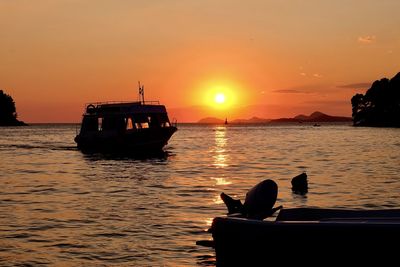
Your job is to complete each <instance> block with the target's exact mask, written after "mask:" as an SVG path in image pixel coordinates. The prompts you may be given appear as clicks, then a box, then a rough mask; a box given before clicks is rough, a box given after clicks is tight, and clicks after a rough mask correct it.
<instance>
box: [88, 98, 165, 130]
mask: <svg viewBox="0 0 400 267" xmlns="http://www.w3.org/2000/svg"><path fill="white" fill-rule="evenodd" d="M170 126H171V123H170V121H169V118H168V115H167V111H166V108H165V106H163V105H157V104H150V105H149V104H142V102H128V103H94V104H89V105H87V107H86V112H85V114H84V115H83V120H82V126H81V133H82V132H97V131H117V132H121V131H137V130H140V129H146V128H165V127H170Z"/></svg>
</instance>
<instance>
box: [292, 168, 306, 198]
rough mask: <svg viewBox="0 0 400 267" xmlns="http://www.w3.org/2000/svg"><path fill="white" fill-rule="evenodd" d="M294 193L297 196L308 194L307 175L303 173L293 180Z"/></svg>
mask: <svg viewBox="0 0 400 267" xmlns="http://www.w3.org/2000/svg"><path fill="white" fill-rule="evenodd" d="M292 191H293V193H295V194H299V195H305V194H307V192H308V180H307V174H306V173H305V172H303V173H302V174H299V175H297V176H295V177H293V179H292Z"/></svg>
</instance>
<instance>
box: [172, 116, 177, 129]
mask: <svg viewBox="0 0 400 267" xmlns="http://www.w3.org/2000/svg"><path fill="white" fill-rule="evenodd" d="M171 125H172V126H174V127H176V128H178V120H177V119H176V118H172V120H171Z"/></svg>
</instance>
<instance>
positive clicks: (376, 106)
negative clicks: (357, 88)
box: [351, 72, 400, 127]
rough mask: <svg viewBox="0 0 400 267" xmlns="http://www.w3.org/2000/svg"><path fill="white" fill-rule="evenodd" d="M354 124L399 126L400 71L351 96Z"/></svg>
mask: <svg viewBox="0 0 400 267" xmlns="http://www.w3.org/2000/svg"><path fill="white" fill-rule="evenodd" d="M351 105H352V111H353V113H352V117H353V125H354V126H373V127H400V72H399V73H397V75H396V76H394V77H393V78H392V79H391V80H389V79H387V78H383V79H381V80H377V81H375V82H374V83H373V84H372V86H371V88H369V89H368V90H367V92H366V93H365V95H363V94H356V95H354V96H353V97H352V98H351Z"/></svg>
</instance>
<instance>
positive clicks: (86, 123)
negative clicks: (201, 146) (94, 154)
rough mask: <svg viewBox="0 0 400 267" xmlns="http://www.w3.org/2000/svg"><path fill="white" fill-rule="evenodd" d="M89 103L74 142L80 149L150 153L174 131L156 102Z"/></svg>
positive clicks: (142, 96)
mask: <svg viewBox="0 0 400 267" xmlns="http://www.w3.org/2000/svg"><path fill="white" fill-rule="evenodd" d="M139 94H140V95H141V98H142V100H141V101H138V102H104V103H91V104H88V105H87V106H86V110H85V112H84V114H83V119H82V125H81V129H80V133H79V134H78V135H77V136H76V137H75V142H76V143H77V145H78V148H79V149H82V150H89V151H92V150H96V151H97V150H101V151H104V150H105V151H110V152H113V151H124V152H130V153H140V154H142V153H152V152H158V151H161V150H162V148H163V147H164V146H165V145H166V144H167V143H168V140H169V139H170V138H171V136H172V135H173V134H174V132H176V131H177V127H176V123H175V125H172V124H171V122H170V120H169V118H168V114H167V111H166V108H165V106H164V105H160V104H159V102H158V101H147V102H146V101H144V89H143V87H140V85H139Z"/></svg>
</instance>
